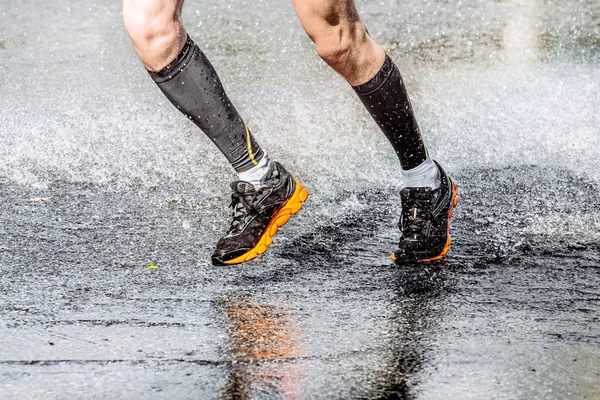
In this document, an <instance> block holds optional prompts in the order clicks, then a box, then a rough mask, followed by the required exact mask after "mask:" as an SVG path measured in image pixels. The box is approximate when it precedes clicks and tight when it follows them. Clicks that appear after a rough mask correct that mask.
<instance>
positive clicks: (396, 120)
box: [353, 54, 427, 170]
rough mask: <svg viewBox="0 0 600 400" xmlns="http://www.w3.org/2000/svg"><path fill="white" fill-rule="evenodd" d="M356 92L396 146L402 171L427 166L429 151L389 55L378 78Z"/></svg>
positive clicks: (400, 77) (359, 86)
mask: <svg viewBox="0 0 600 400" xmlns="http://www.w3.org/2000/svg"><path fill="white" fill-rule="evenodd" d="M353 89H354V91H355V92H356V93H357V94H358V97H359V98H360V100H361V101H362V102H363V104H364V105H365V107H366V108H367V110H368V111H369V113H370V114H371V116H372V117H373V119H374V120H375V122H377V125H379V128H380V129H381V130H382V131H383V133H384V134H385V136H386V137H387V138H388V140H389V141H390V143H391V144H392V147H393V148H394V150H395V151H396V154H397V155H398V158H399V159H400V165H401V166H402V169H404V170H408V169H412V168H415V167H417V166H418V165H420V164H421V163H423V161H425V159H426V158H427V149H426V148H425V144H424V143H423V138H422V137H421V131H420V130H419V125H418V124H417V120H416V119H415V115H414V112H413V109H412V106H411V104H410V100H409V98H408V93H407V92H406V87H405V86H404V82H403V81H402V76H401V75H400V71H398V67H396V64H394V62H393V61H392V59H391V58H390V57H389V56H388V55H387V54H386V56H385V62H384V63H383V66H382V67H381V69H380V70H379V71H378V72H377V74H376V75H375V76H374V77H373V78H372V79H371V80H370V81H368V82H367V83H363V84H362V85H358V86H353Z"/></svg>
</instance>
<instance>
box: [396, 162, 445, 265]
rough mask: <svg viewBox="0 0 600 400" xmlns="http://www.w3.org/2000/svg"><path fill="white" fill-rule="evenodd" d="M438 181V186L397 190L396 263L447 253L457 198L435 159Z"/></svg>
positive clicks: (426, 258)
mask: <svg viewBox="0 0 600 400" xmlns="http://www.w3.org/2000/svg"><path fill="white" fill-rule="evenodd" d="M436 165H437V167H438V169H439V170H440V178H441V184H440V186H439V187H438V188H437V189H432V188H429V187H407V188H404V189H402V190H401V191H400V197H401V200H402V214H401V216H400V223H399V228H400V234H401V236H400V242H399V244H398V250H396V252H395V253H394V255H393V257H394V259H395V260H396V262H411V261H430V259H437V258H439V257H441V256H443V255H445V254H446V252H447V251H448V248H447V247H448V246H449V244H450V241H449V223H450V222H449V219H450V216H451V215H452V210H453V207H454V205H455V203H456V200H457V197H456V192H455V186H454V184H453V183H452V180H451V179H450V178H449V177H448V175H446V173H445V172H444V170H443V169H442V168H441V167H440V165H439V164H438V163H437V162H436Z"/></svg>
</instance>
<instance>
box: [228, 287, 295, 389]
mask: <svg viewBox="0 0 600 400" xmlns="http://www.w3.org/2000/svg"><path fill="white" fill-rule="evenodd" d="M224 306H225V312H226V316H227V333H228V335H229V339H230V344H229V345H230V348H229V351H230V356H231V358H232V360H233V363H232V365H231V373H230V377H229V382H228V384H227V386H226V388H225V390H224V393H223V394H224V397H225V398H235V399H240V398H241V399H244V398H254V397H256V396H257V395H259V396H261V395H264V396H268V397H271V396H273V397H278V398H284V399H299V398H303V397H305V396H304V392H303V390H302V388H303V386H304V385H303V378H302V373H301V372H302V371H301V369H302V366H303V364H302V362H301V360H298V357H301V356H302V347H301V343H300V338H299V333H298V330H297V328H296V326H295V325H294V320H293V314H292V312H291V310H287V309H285V308H281V307H276V306H271V305H265V304H256V303H255V302H253V301H252V300H251V299H249V298H237V299H227V300H226V301H225V302H224Z"/></svg>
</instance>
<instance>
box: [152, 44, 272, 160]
mask: <svg viewBox="0 0 600 400" xmlns="http://www.w3.org/2000/svg"><path fill="white" fill-rule="evenodd" d="M148 72H149V74H150V76H151V77H152V79H153V80H154V82H156V84H157V85H158V87H159V88H160V90H161V91H162V92H163V93H164V94H165V96H167V98H168V99H169V101H170V102H171V103H173V105H174V106H175V107H177V109H178V110H179V111H181V112H182V113H183V114H185V115H186V116H187V117H188V118H189V119H190V120H192V121H193V122H194V123H195V124H196V125H197V126H198V127H199V128H200V129H202V131H203V132H204V133H205V134H206V135H207V136H208V137H209V138H210V139H211V140H212V141H213V142H214V143H215V145H216V146H217V147H218V148H219V150H221V152H222V153H223V154H224V155H225V157H227V160H229V162H230V163H231V165H232V166H233V168H234V169H235V170H236V171H237V172H243V171H247V170H249V169H250V168H252V167H253V166H255V165H257V164H258V162H260V160H261V159H262V157H263V150H262V149H261V147H260V146H259V145H258V143H256V141H255V140H254V137H253V136H252V135H251V134H250V131H249V130H248V128H247V127H246V124H245V123H244V121H243V120H242V118H241V117H240V115H239V114H238V112H237V110H236V109H235V107H234V106H233V104H231V101H230V100H229V98H228V97H227V94H225V90H224V89H223V85H222V84H221V81H220V79H219V77H218V75H217V72H216V71H215V69H214V68H213V66H212V65H211V63H210V61H209V60H208V58H207V57H206V56H205V55H204V53H203V52H202V51H201V50H200V49H199V48H198V46H197V45H196V44H195V43H194V42H193V41H192V40H191V39H190V38H189V37H188V39H187V41H186V43H185V45H184V46H183V48H182V49H181V52H180V53H179V55H178V56H177V57H176V58H175V60H173V61H172V62H171V63H170V64H169V65H167V66H166V67H165V68H163V69H162V70H161V71H159V72H152V71H148Z"/></svg>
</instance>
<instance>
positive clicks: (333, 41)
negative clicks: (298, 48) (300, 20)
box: [309, 23, 366, 69]
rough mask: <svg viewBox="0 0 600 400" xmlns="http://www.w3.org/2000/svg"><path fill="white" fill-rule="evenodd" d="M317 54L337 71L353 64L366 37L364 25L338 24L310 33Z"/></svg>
mask: <svg viewBox="0 0 600 400" xmlns="http://www.w3.org/2000/svg"><path fill="white" fill-rule="evenodd" d="M309 36H310V37H311V39H312V40H313V42H314V43H315V47H316V50H317V54H318V55H319V57H321V58H322V59H323V60H324V61H325V62H326V63H327V64H329V65H330V66H332V67H333V68H335V69H338V67H339V66H340V65H343V64H347V63H351V62H352V58H353V56H354V55H355V54H356V52H355V51H354V50H355V49H356V48H357V46H358V45H359V43H360V41H361V37H362V36H366V35H364V28H363V27H362V24H360V23H357V24H338V25H334V26H328V27H327V28H324V29H320V30H319V31H317V32H312V34H311V33H309Z"/></svg>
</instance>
